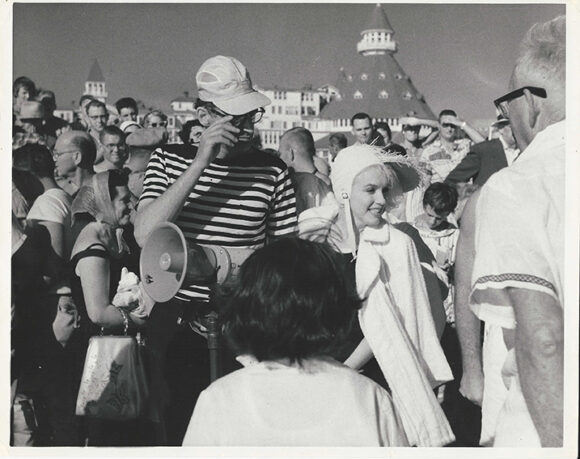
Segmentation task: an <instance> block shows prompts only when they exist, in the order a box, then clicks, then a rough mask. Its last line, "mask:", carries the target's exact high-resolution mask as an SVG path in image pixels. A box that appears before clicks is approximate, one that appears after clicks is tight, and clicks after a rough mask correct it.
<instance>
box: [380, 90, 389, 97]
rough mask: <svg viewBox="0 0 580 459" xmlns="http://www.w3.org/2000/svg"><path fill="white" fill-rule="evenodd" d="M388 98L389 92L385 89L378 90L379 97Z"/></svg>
mask: <svg viewBox="0 0 580 459" xmlns="http://www.w3.org/2000/svg"><path fill="white" fill-rule="evenodd" d="M388 98H389V93H388V92H387V91H385V90H384V89H383V90H382V91H381V92H379V99H388Z"/></svg>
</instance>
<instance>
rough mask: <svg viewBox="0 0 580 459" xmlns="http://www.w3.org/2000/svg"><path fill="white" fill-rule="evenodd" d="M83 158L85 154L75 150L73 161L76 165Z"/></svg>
mask: <svg viewBox="0 0 580 459" xmlns="http://www.w3.org/2000/svg"><path fill="white" fill-rule="evenodd" d="M82 160H83V154H82V153H81V152H80V151H75V152H74V153H73V162H74V163H75V166H78V165H79V164H80V163H81V161H82Z"/></svg>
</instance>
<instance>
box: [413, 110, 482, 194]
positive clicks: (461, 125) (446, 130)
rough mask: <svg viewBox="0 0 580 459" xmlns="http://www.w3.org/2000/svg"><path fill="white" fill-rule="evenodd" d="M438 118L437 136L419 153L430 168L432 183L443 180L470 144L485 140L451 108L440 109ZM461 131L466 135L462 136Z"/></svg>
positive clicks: (462, 156) (466, 151)
mask: <svg viewBox="0 0 580 459" xmlns="http://www.w3.org/2000/svg"><path fill="white" fill-rule="evenodd" d="M438 119H439V124H438V128H439V136H438V138H437V139H435V140H434V141H433V142H432V143H430V144H429V145H427V146H426V147H425V149H424V150H423V152H422V153H421V161H422V162H424V163H426V164H427V165H428V167H429V169H430V170H431V173H432V177H431V182H432V183H435V182H442V181H444V180H445V178H446V177H447V175H448V174H449V172H451V171H452V170H453V169H454V168H455V166H456V165H457V164H459V162H460V161H461V160H462V159H463V158H464V157H465V155H466V154H467V153H468V151H469V148H470V147H471V145H472V144H473V143H478V142H483V141H484V140H485V138H484V137H483V136H482V135H481V134H480V133H479V132H477V130H476V129H475V128H473V127H472V126H471V125H470V124H469V123H467V121H463V120H461V119H459V118H458V117H457V113H455V111H453V110H449V109H445V110H442V111H441V112H440V113H439V117H438ZM461 131H463V132H464V133H465V135H466V136H467V137H462V136H461V135H460V132H461Z"/></svg>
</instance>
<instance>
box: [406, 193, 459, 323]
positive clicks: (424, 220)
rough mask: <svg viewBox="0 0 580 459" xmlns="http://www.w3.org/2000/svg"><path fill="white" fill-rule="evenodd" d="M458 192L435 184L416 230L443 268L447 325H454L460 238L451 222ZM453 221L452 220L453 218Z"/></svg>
mask: <svg viewBox="0 0 580 459" xmlns="http://www.w3.org/2000/svg"><path fill="white" fill-rule="evenodd" d="M457 199H458V196H457V190H456V189H455V188H454V187H452V186H450V185H446V184H444V183H433V184H431V185H430V186H429V187H428V188H427V190H425V194H424V195H423V210H424V213H423V214H421V215H419V216H418V217H417V218H416V219H415V223H414V226H415V228H417V230H418V231H419V234H420V235H421V238H422V239H423V241H424V242H425V244H426V245H427V246H428V247H429V249H430V250H431V252H432V253H433V256H434V257H435V260H436V262H437V266H438V267H439V268H440V270H439V272H438V273H437V275H438V277H439V278H440V279H441V280H442V281H443V282H445V284H446V285H447V287H448V288H449V295H448V296H447V299H446V300H445V303H444V305H445V313H446V315H447V322H448V323H450V324H452V323H454V322H455V315H454V312H453V265H454V263H455V248H456V246H457V239H458V237H459V228H458V227H457V225H456V224H455V223H453V222H451V221H448V218H449V217H450V215H451V214H452V213H453V211H454V210H455V208H456V207H457ZM451 218H453V217H451Z"/></svg>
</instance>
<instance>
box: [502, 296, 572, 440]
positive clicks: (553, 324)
mask: <svg viewBox="0 0 580 459" xmlns="http://www.w3.org/2000/svg"><path fill="white" fill-rule="evenodd" d="M509 296H510V300H511V301H512V304H513V306H514V310H515V313H516V321H517V326H516V338H515V340H516V344H515V347H516V360H517V366H518V374H519V378H520V385H521V388H522V393H523V395H524V399H525V401H526V405H527V407H528V411H529V412H530V415H531V417H532V420H533V422H534V426H535V427H536V430H537V432H538V435H539V436H540V440H541V443H542V446H550V447H559V446H562V439H563V408H564V404H563V399H564V320H563V311H562V308H561V307H560V305H559V304H558V303H557V301H556V300H555V299H554V298H553V297H551V296H549V295H546V294H544V293H538V292H531V291H525V290H522V289H509Z"/></svg>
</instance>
